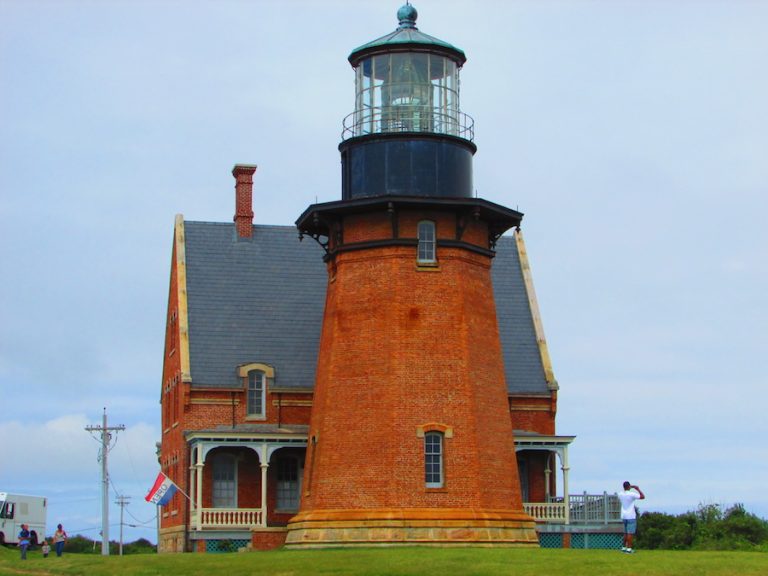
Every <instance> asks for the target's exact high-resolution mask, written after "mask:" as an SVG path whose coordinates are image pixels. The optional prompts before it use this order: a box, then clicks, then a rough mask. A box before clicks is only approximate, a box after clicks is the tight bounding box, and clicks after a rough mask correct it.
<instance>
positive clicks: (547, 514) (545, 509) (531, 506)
mask: <svg viewBox="0 0 768 576" xmlns="http://www.w3.org/2000/svg"><path fill="white" fill-rule="evenodd" d="M523 508H524V509H525V513H526V514H528V515H529V516H533V518H534V520H540V521H542V522H553V523H555V522H559V523H564V522H565V504H564V503H562V502H524V503H523Z"/></svg>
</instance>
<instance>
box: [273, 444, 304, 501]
mask: <svg viewBox="0 0 768 576" xmlns="http://www.w3.org/2000/svg"><path fill="white" fill-rule="evenodd" d="M300 496H301V465H300V463H299V458H298V457H297V456H282V457H280V458H278V460H277V505H276V508H277V510H280V511H281V512H296V511H298V509H299V499H300Z"/></svg>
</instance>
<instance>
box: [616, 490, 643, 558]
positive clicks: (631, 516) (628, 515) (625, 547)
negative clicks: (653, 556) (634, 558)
mask: <svg viewBox="0 0 768 576" xmlns="http://www.w3.org/2000/svg"><path fill="white" fill-rule="evenodd" d="M635 500H645V494H643V491H642V490H640V487H639V486H633V485H632V484H630V483H629V482H624V491H623V492H619V501H620V502H621V520H622V522H623V523H624V542H623V544H622V546H621V551H622V552H626V553H627V554H632V552H634V550H633V549H632V540H633V539H634V537H635V532H637V512H636V511H635Z"/></svg>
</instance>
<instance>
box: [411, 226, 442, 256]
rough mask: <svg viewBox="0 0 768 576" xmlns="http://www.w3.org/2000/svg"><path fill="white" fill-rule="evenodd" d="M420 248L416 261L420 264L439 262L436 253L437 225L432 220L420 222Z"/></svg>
mask: <svg viewBox="0 0 768 576" xmlns="http://www.w3.org/2000/svg"><path fill="white" fill-rule="evenodd" d="M418 234H419V248H418V254H417V257H416V260H417V262H418V263H419V264H434V263H435V262H437V255H436V253H435V223H434V222H432V221H431V220H422V221H421V222H419V227H418Z"/></svg>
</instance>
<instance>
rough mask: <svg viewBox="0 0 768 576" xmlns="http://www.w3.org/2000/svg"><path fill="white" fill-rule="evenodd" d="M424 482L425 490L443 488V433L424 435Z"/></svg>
mask: <svg viewBox="0 0 768 576" xmlns="http://www.w3.org/2000/svg"><path fill="white" fill-rule="evenodd" d="M424 481H425V483H426V486H427V488H442V487H443V433H442V432H427V433H425V434H424Z"/></svg>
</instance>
